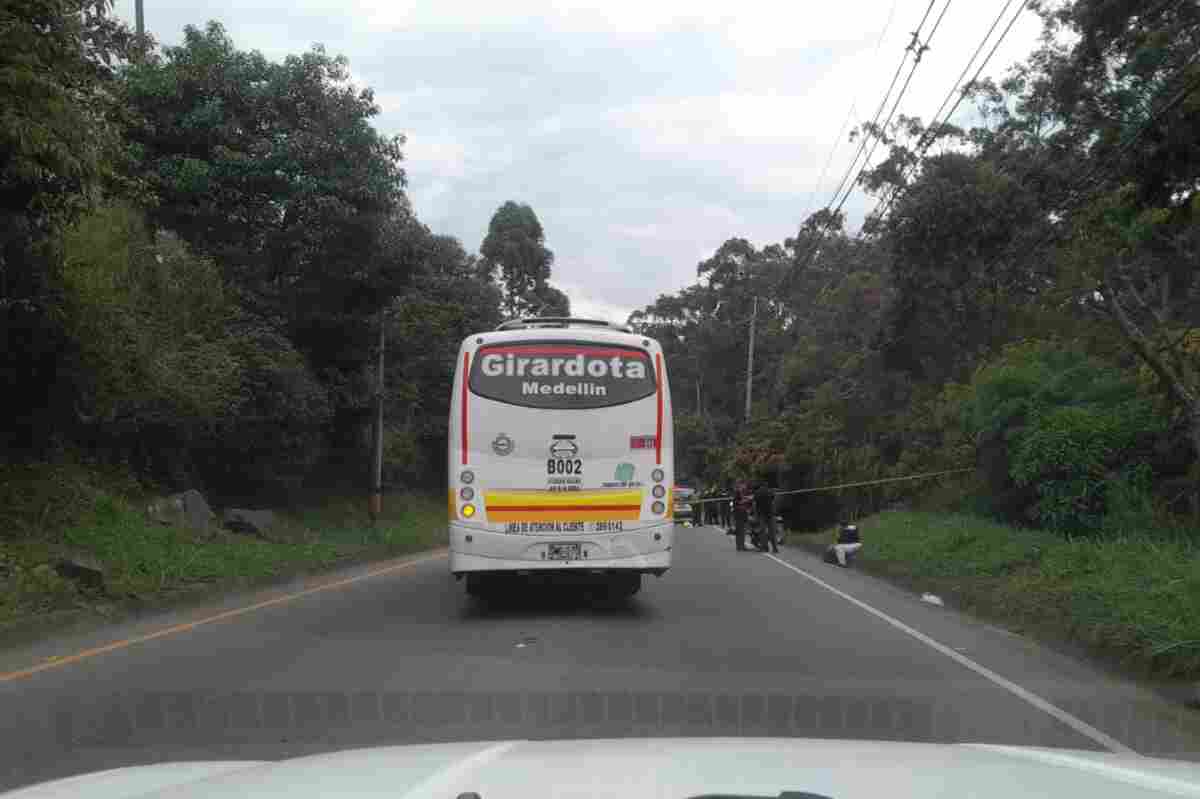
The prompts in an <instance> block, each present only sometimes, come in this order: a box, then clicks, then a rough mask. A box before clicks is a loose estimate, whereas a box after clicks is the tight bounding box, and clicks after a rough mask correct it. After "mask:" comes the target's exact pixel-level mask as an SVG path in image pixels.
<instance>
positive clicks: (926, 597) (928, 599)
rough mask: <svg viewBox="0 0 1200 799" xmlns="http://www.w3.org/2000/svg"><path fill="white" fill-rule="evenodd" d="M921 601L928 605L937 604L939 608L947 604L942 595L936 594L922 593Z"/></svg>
mask: <svg viewBox="0 0 1200 799" xmlns="http://www.w3.org/2000/svg"><path fill="white" fill-rule="evenodd" d="M921 601H922V602H924V603H926V604H928V605H937V606H938V607H939V608H940V607H942V606H943V605H945V604H946V603H945V602H943V601H942V598H941V597H940V596H937V595H935V594H921Z"/></svg>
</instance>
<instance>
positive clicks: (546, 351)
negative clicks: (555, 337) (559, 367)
mask: <svg viewBox="0 0 1200 799" xmlns="http://www.w3.org/2000/svg"><path fill="white" fill-rule="evenodd" d="M484 351H486V352H488V353H512V354H513V355H517V354H521V355H592V356H609V355H616V356H619V357H622V358H644V357H646V354H645V353H643V352H638V351H637V350H618V349H587V348H581V347H537V346H525V345H521V344H514V345H512V346H495V347H486V348H485V349H483V350H480V352H484Z"/></svg>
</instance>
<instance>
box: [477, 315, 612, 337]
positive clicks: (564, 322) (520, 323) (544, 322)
mask: <svg viewBox="0 0 1200 799" xmlns="http://www.w3.org/2000/svg"><path fill="white" fill-rule="evenodd" d="M539 327H600V328H606V329H608V330H616V331H619V332H622V333H632V332H634V331H633V328H631V327H630V326H629V325H620V324H616V323H615V322H608V321H605V320H603V319H581V318H579V317H575V316H534V317H526V318H524V319H510V320H509V321H507V322H504V323H503V324H501V325H500V326H499V327H497V328H496V329H497V330H528V329H530V328H539Z"/></svg>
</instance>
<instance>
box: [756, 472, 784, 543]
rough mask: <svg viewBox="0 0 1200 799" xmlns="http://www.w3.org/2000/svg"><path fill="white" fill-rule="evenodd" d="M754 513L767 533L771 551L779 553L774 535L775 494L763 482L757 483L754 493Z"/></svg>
mask: <svg viewBox="0 0 1200 799" xmlns="http://www.w3.org/2000/svg"><path fill="white" fill-rule="evenodd" d="M754 512H755V513H756V514H757V515H758V518H759V522H760V523H761V524H762V525H763V528H764V529H765V530H766V531H767V541H768V542H770V544H771V551H772V552H776V553H777V552H779V542H778V541H777V540H776V535H775V492H774V491H772V490H771V487H770V486H768V485H767V484H766V482H765V481H764V482H761V483H759V484H758V489H757V490H755V492H754Z"/></svg>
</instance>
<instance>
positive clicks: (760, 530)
mask: <svg viewBox="0 0 1200 799" xmlns="http://www.w3.org/2000/svg"><path fill="white" fill-rule="evenodd" d="M775 530H776V533H775V543H776V545H779V544H782V543H783V517H782V516H776V517H775ZM746 533H747V537H748V538H749V539H750V544H751V546H753V547H754V548H755V549H757V550H758V551H759V552H768V551H770V549H771V540H770V531H769V530H768V528H767V525H766V524H764V523H763V520H762V518H761V517H760V516H759V515H758V514H757V513H754V512H751V513H750V517H749V519H748V520H747V521H746ZM733 534H734V528H732V527H731V528H729V529H728V530H726V531H725V535H733Z"/></svg>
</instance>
